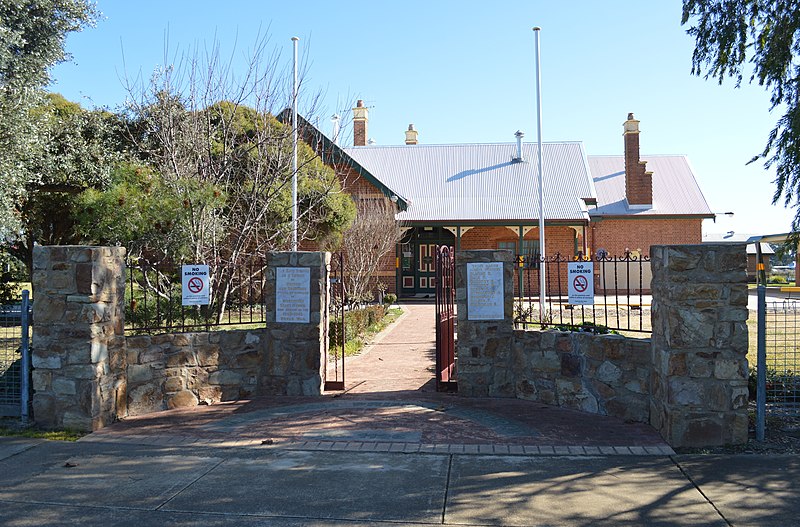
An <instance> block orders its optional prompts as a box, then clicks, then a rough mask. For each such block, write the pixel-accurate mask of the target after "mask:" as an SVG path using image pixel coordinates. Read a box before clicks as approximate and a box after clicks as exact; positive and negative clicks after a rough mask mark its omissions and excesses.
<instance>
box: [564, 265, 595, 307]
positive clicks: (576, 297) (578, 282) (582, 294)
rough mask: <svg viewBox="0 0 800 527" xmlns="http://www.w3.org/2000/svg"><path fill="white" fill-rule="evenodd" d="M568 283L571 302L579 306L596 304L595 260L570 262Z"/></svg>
mask: <svg viewBox="0 0 800 527" xmlns="http://www.w3.org/2000/svg"><path fill="white" fill-rule="evenodd" d="M567 284H568V287H569V300H568V301H569V303H570V304H573V305H577V306H591V305H593V304H594V262H568V263H567Z"/></svg>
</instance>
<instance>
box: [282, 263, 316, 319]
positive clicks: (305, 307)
mask: <svg viewBox="0 0 800 527" xmlns="http://www.w3.org/2000/svg"><path fill="white" fill-rule="evenodd" d="M310 321H311V269H310V268H309V267H278V268H277V274H276V276H275V322H289V323H295V324H308V323H309V322H310Z"/></svg>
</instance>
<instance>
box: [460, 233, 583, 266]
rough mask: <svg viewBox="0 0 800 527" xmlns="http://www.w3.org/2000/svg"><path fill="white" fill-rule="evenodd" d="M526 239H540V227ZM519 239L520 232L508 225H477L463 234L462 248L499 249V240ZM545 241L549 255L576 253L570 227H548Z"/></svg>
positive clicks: (573, 234) (526, 236)
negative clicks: (514, 230) (512, 230)
mask: <svg viewBox="0 0 800 527" xmlns="http://www.w3.org/2000/svg"><path fill="white" fill-rule="evenodd" d="M525 239H526V240H538V239H539V229H538V228H536V229H531V230H530V231H529V232H528V233H527V234H526V235H525ZM518 241H519V234H517V233H516V232H511V230H510V229H508V228H506V227H475V228H473V229H470V230H468V231H467V232H466V233H462V234H461V248H462V249H465V250H467V249H497V244H498V243H499V242H518ZM544 243H545V252H546V253H547V255H555V254H556V253H560V254H562V255H563V256H566V257H568V258H572V257H573V256H574V255H575V231H574V230H573V229H572V228H570V227H548V228H547V230H546V231H545V242H544ZM579 249H580V245H579Z"/></svg>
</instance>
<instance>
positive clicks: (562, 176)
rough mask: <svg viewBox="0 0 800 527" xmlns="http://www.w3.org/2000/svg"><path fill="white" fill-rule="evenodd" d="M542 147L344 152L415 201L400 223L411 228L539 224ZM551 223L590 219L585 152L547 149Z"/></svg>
mask: <svg viewBox="0 0 800 527" xmlns="http://www.w3.org/2000/svg"><path fill="white" fill-rule="evenodd" d="M536 149H537V146H536V145H535V144H524V145H523V153H522V155H523V161H517V160H514V159H513V158H514V157H515V156H516V152H517V145H516V143H499V144H456V145H400V146H358V147H349V148H344V149H343V150H344V151H345V152H346V153H347V154H348V155H349V156H350V157H351V158H353V159H354V160H355V161H356V162H358V163H359V164H360V165H361V166H363V167H365V168H366V170H368V171H369V172H370V173H373V174H379V177H380V180H381V181H383V182H384V183H385V184H386V185H387V186H388V187H390V188H392V189H395V190H397V191H398V192H399V193H400V194H401V195H403V196H405V197H407V198H408V200H409V207H408V209H407V210H406V211H404V212H402V213H400V214H398V216H397V218H398V219H399V220H404V221H412V222H453V223H461V222H480V221H484V222H485V221H502V220H508V221H514V222H520V221H524V222H528V223H533V222H535V221H537V220H538V218H539V200H538V192H539V187H538V169H537V163H536V154H537V151H536ZM542 158H543V168H544V188H545V200H544V201H545V204H544V205H545V210H544V213H545V218H546V219H548V220H569V221H577V220H584V219H587V215H586V207H585V204H584V203H583V201H582V199H581V198H594V197H595V190H594V185H593V182H592V178H591V177H590V175H589V168H588V165H587V163H586V155H585V153H584V150H583V145H582V144H581V143H579V142H563V143H544V144H543V145H542Z"/></svg>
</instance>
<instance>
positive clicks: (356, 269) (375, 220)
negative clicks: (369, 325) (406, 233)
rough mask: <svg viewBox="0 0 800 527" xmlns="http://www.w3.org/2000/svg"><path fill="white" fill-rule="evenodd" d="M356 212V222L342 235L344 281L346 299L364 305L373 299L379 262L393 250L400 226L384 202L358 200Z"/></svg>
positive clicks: (389, 203) (390, 208) (399, 236)
mask: <svg viewBox="0 0 800 527" xmlns="http://www.w3.org/2000/svg"><path fill="white" fill-rule="evenodd" d="M356 209H357V212H356V219H355V220H354V221H353V224H352V225H351V226H350V228H349V229H348V230H347V231H346V232H345V233H344V242H343V251H344V254H345V277H344V280H345V289H346V292H347V297H348V299H349V300H350V301H351V302H365V301H369V300H372V299H373V298H374V297H375V288H376V287H377V282H378V279H377V278H376V277H375V275H376V272H377V271H378V268H379V266H380V262H381V259H382V258H383V257H384V256H385V255H386V254H388V253H389V252H390V251H391V250H393V249H394V248H395V247H396V245H397V243H398V242H399V241H400V238H401V237H402V235H403V226H402V224H401V223H400V222H399V221H397V220H396V219H395V212H396V207H395V206H394V204H392V203H391V202H390V201H389V200H388V199H385V198H378V199H362V200H360V201H359V202H358V203H357V204H356Z"/></svg>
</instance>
